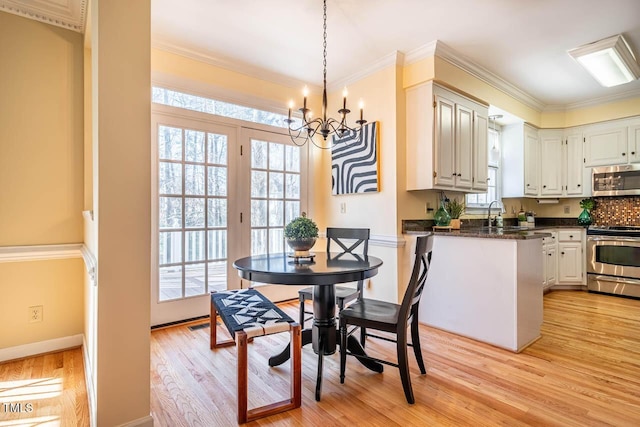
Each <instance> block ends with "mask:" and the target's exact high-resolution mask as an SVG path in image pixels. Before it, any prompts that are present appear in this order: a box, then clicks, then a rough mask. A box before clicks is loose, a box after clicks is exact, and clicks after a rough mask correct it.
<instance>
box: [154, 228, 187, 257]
mask: <svg viewBox="0 0 640 427" xmlns="http://www.w3.org/2000/svg"><path fill="white" fill-rule="evenodd" d="M158 252H159V263H160V265H162V264H174V263H178V262H182V233H180V232H179V231H178V232H175V231H169V232H166V231H161V232H160V235H159V239H158Z"/></svg>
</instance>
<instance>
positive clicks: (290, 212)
mask: <svg viewBox="0 0 640 427" xmlns="http://www.w3.org/2000/svg"><path fill="white" fill-rule="evenodd" d="M299 216H300V202H297V201H296V202H290V201H287V202H285V212H284V223H285V225H286V224H289V223H290V222H291V221H293V220H294V219H296V218H298V217H299Z"/></svg>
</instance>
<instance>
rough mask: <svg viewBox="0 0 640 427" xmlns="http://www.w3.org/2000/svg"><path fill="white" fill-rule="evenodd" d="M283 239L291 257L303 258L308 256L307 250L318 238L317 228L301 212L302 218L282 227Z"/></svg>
mask: <svg viewBox="0 0 640 427" xmlns="http://www.w3.org/2000/svg"><path fill="white" fill-rule="evenodd" d="M284 238H285V239H286V241H287V244H288V245H289V247H291V249H293V256H294V257H295V258H296V259H297V258H304V257H308V256H309V249H311V248H312V247H313V245H314V244H315V243H316V239H317V238H318V226H317V225H316V223H315V222H313V221H312V220H311V219H309V218H307V214H306V213H305V212H302V216H299V217H298V218H296V219H294V220H293V221H291V222H290V223H289V224H287V225H286V226H285V227H284Z"/></svg>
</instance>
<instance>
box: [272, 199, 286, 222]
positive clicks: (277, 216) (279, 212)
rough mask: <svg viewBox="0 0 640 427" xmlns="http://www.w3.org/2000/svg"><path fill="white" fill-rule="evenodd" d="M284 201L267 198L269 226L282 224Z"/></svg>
mask: <svg viewBox="0 0 640 427" xmlns="http://www.w3.org/2000/svg"><path fill="white" fill-rule="evenodd" d="M283 205H284V203H283V202H282V201H281V200H269V227H283V226H284V206H283Z"/></svg>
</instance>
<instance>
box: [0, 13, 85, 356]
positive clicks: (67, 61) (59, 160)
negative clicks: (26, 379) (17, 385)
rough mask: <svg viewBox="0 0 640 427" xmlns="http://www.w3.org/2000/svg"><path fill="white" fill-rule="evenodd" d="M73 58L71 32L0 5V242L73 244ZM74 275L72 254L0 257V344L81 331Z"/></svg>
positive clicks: (76, 144) (77, 45) (77, 83)
mask: <svg viewBox="0 0 640 427" xmlns="http://www.w3.org/2000/svg"><path fill="white" fill-rule="evenodd" d="M82 56H83V53H82V36H81V35H80V34H77V33H74V32H72V31H68V30H64V29H61V28H56V27H53V26H50V25H47V24H43V23H40V22H36V21H33V20H29V19H25V18H21V17H18V16H15V15H11V14H7V13H4V12H0V247H1V246H23V245H46V244H60V243H77V242H82V199H83V187H82V186H83V184H82V181H83V180H82V174H83V164H82V150H83V147H82V133H83V123H82V96H83V87H82ZM82 277H83V266H82V260H80V259H72V260H70V259H63V260H49V261H29V262H9V263H2V264H0V292H1V294H0V295H2V298H0V324H2V325H3V332H2V334H0V349H1V348H7V347H14V346H18V345H23V344H31V343H36V342H40V341H48V340H52V339H57V338H64V337H69V336H72V335H76V334H81V333H82V332H83V323H82V322H83V313H84V309H83V304H82V296H83V290H82ZM32 305H42V306H43V310H44V317H43V321H42V322H38V323H28V321H27V310H28V307H29V306H32Z"/></svg>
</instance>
